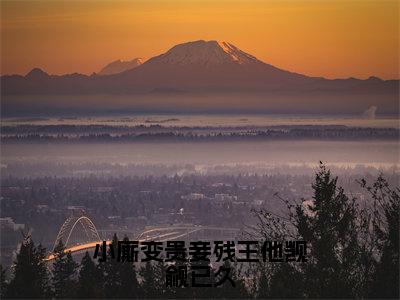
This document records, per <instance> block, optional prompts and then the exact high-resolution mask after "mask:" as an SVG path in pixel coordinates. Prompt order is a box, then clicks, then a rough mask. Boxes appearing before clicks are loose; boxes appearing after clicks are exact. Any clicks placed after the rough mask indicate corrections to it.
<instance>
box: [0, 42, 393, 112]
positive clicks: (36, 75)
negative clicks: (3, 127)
mask: <svg viewBox="0 0 400 300" xmlns="http://www.w3.org/2000/svg"><path fill="white" fill-rule="evenodd" d="M139 62H140V61H138V60H136V61H135V60H134V61H133V65H135V66H136V67H134V68H133V69H129V70H125V69H124V68H125V66H127V65H129V63H124V62H120V61H117V62H114V63H112V64H110V65H109V66H107V67H106V68H107V69H108V70H104V71H103V72H102V73H103V74H104V73H108V74H109V73H115V74H110V75H107V76H104V75H99V74H93V75H91V76H86V75H81V74H77V73H74V74H69V75H61V76H57V75H48V74H47V73H45V72H43V71H41V70H39V69H34V70H32V71H31V72H29V73H28V74H27V75H26V76H22V75H12V76H2V77H1V85H2V89H1V93H2V96H4V98H3V99H5V101H6V102H7V103H9V105H13V103H14V102H13V97H14V96H15V95H25V96H27V97H28V99H29V96H30V95H35V94H36V95H40V96H42V95H51V96H52V99H53V96H56V95H67V94H68V95H79V96H88V95H109V94H113V95H125V96H128V98H129V99H130V101H133V102H134V100H133V99H134V98H135V97H136V98H139V97H142V96H144V95H151V97H153V96H154V97H159V96H160V98H161V99H163V101H164V100H165V98H164V96H165V95H168V97H170V96H171V95H172V96H177V97H178V96H182V98H180V99H181V100H182V101H184V102H183V104H179V105H183V106H185V107H187V106H191V105H193V103H191V102H190V101H188V102H185V101H186V100H185V99H187V98H185V97H188V95H217V96H218V97H222V96H221V95H224V97H225V98H224V99H227V100H226V101H227V102H223V103H222V102H221V103H218V102H217V101H214V100H210V99H214V98H212V97H213V96H207V97H209V98H207V101H208V102H207V103H208V104H207V105H209V106H210V107H214V106H215V105H220V106H221V107H223V108H226V107H227V108H229V107H230V106H232V105H233V103H234V101H233V100H232V99H233V96H234V97H236V98H235V99H236V100H235V101H236V102H235V104H234V105H236V106H237V107H239V106H240V105H243V106H244V107H248V106H249V105H250V104H249V101H250V100H249V99H251V98H253V100H252V101H253V102H254V103H253V104H252V105H253V107H254V109H257V108H258V107H264V109H267V110H268V109H272V108H274V109H275V110H279V109H283V107H290V109H294V110H295V111H308V110H313V109H314V110H315V109H317V108H318V109H320V110H321V111H324V110H327V111H329V112H332V111H333V110H336V112H342V111H344V110H346V111H348V110H351V111H360V112H363V111H365V109H367V108H368V107H371V106H378V107H379V109H380V111H386V112H393V111H397V109H398V96H399V81H398V80H380V79H378V78H375V77H371V78H369V79H366V80H360V79H355V78H348V79H335V80H328V79H324V78H319V77H309V76H306V75H302V74H297V73H293V72H289V71H286V70H282V69H279V68H277V67H275V66H273V65H271V64H268V63H266V62H263V61H261V60H259V59H257V58H256V57H254V56H252V55H250V54H248V53H246V52H244V51H242V50H240V49H239V48H238V47H236V46H235V45H233V44H232V43H229V42H217V41H203V40H199V41H194V42H188V43H182V44H178V45H176V46H173V47H172V48H171V49H169V50H167V51H166V52H165V53H163V54H161V55H158V56H155V57H153V58H150V59H149V60H147V61H145V62H144V63H142V64H140V65H137V64H138V63H139ZM122 66H123V67H122ZM131 66H132V65H131ZM121 70H124V71H122V72H119V71H121ZM8 96H10V97H9V98H10V101H8V100H7V98H8ZM94 97H95V98H96V96H94ZM96 99H97V98H96ZM254 99H256V100H254ZM140 101H143V100H140ZM224 101H225V100H224ZM28 102H29V101H28ZM95 102H96V101H94V103H95ZM29 103H31V102H29ZM140 103H143V102H140ZM113 104H115V103H113ZM110 105H111V104H110ZM129 105H130V104H129ZM146 105H147V104H146ZM148 105H151V104H150V103H149V104H148ZM154 105H155V104H154ZM174 105H178V104H174ZM179 105H178V106H179ZM201 105H206V104H205V103H203V102H202V103H201ZM240 107H241V106H240Z"/></svg>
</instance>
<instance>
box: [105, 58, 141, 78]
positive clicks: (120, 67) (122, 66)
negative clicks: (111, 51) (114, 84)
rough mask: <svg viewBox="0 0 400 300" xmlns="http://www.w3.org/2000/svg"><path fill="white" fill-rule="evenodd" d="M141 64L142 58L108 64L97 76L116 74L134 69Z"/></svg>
mask: <svg viewBox="0 0 400 300" xmlns="http://www.w3.org/2000/svg"><path fill="white" fill-rule="evenodd" d="M141 64H143V59H142V58H134V59H132V60H130V61H123V60H116V61H113V62H112V63H109V64H108V65H106V66H105V67H104V68H102V69H101V70H100V72H99V73H98V74H99V75H112V74H118V73H121V72H124V71H127V70H131V69H134V68H136V67H138V66H140V65H141Z"/></svg>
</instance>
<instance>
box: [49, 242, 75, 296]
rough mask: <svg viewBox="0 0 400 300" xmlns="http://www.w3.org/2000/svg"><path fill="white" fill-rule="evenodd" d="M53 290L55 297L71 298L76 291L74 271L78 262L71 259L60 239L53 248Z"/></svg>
mask: <svg viewBox="0 0 400 300" xmlns="http://www.w3.org/2000/svg"><path fill="white" fill-rule="evenodd" d="M54 256H55V258H54V262H53V278H52V279H53V280H52V282H53V290H54V296H55V297H56V298H71V297H73V296H74V295H75V291H76V286H77V283H76V280H75V278H76V271H77V268H78V264H77V263H76V262H75V261H74V260H73V258H72V255H71V252H68V253H66V252H65V247H64V245H63V243H62V241H61V240H60V242H59V243H58V245H57V246H56V248H55V249H54Z"/></svg>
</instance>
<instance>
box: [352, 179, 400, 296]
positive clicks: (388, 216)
mask: <svg viewBox="0 0 400 300" xmlns="http://www.w3.org/2000/svg"><path fill="white" fill-rule="evenodd" d="M360 183H361V186H362V187H364V188H365V189H366V190H367V191H368V192H369V193H370V194H371V196H372V201H373V204H372V205H373V207H374V210H373V216H372V219H371V220H372V222H371V223H372V225H373V234H374V235H375V237H376V239H375V241H376V244H377V245H376V247H375V248H376V249H378V251H379V252H380V253H381V256H380V259H378V260H377V261H376V266H375V271H374V273H373V275H372V280H371V284H370V291H369V295H368V296H370V297H372V298H396V299H398V298H399V228H400V226H399V214H400V188H399V187H397V188H395V189H392V188H390V187H389V184H388V183H387V181H386V180H385V179H384V178H383V176H382V175H380V176H378V178H377V180H376V181H375V182H374V183H373V185H372V186H368V185H367V183H366V181H365V180H361V182H360Z"/></svg>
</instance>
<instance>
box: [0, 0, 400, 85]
mask: <svg viewBox="0 0 400 300" xmlns="http://www.w3.org/2000/svg"><path fill="white" fill-rule="evenodd" d="M199 39H204V40H223V41H228V42H231V43H232V44H234V45H236V46H237V47H239V48H240V49H243V50H244V51H246V52H248V53H251V54H252V55H255V56H256V57H257V58H259V59H260V60H263V61H264V62H267V63H269V64H272V65H274V66H277V67H280V68H282V69H286V70H290V71H294V72H298V73H303V74H307V75H312V76H324V77H327V78H347V77H358V78H368V77H369V76H371V75H374V76H379V77H381V78H384V79H392V78H399V61H398V53H399V2H398V1H350V2H349V1H218V3H216V1H176V0H174V1H169V0H168V1H73V2H69V1H68V2H63V1H57V2H56V1H54V2H52V1H27V2H24V1H2V2H1V45H2V49H1V50H2V51H1V73H2V74H10V73H19V74H25V73H26V72H28V71H29V70H30V69H32V68H34V67H40V68H43V69H44V70H46V71H47V72H49V73H52V74H64V73H73V72H80V73H85V74H90V73H92V72H98V71H99V70H100V69H101V68H102V67H103V66H104V65H106V64H107V63H109V62H111V61H114V60H117V59H124V60H130V59H133V58H135V57H144V58H150V57H152V56H155V55H158V54H160V53H163V52H165V51H166V50H168V49H169V48H170V47H172V46H174V45H176V44H178V43H182V42H187V41H193V40H199Z"/></svg>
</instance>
